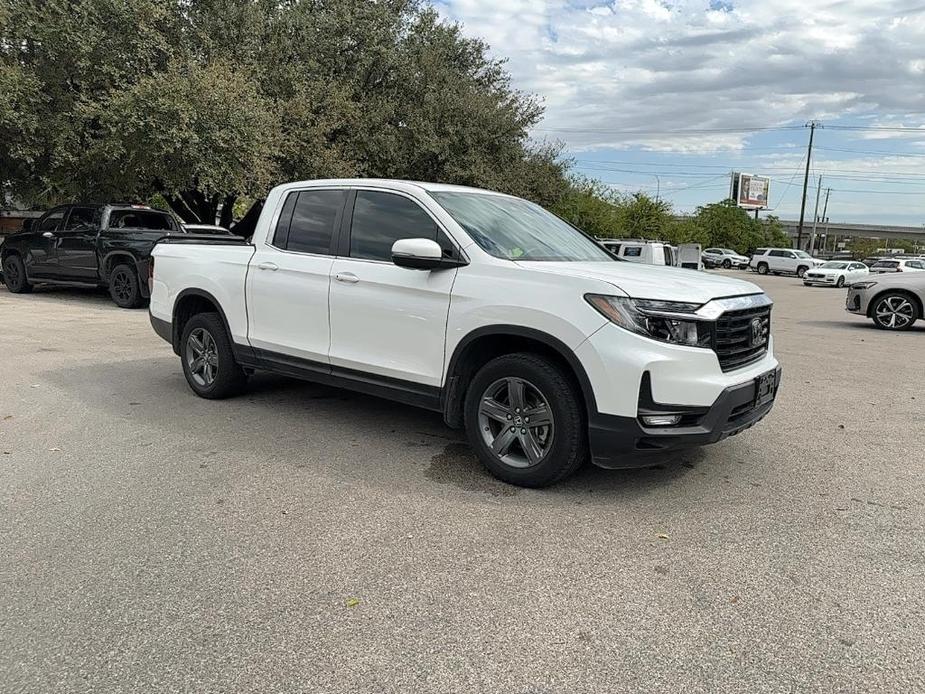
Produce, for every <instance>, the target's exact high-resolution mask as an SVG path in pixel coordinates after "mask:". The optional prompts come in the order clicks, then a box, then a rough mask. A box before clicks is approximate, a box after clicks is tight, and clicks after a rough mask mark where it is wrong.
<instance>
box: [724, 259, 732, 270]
mask: <svg viewBox="0 0 925 694" xmlns="http://www.w3.org/2000/svg"><path fill="white" fill-rule="evenodd" d="M723 269H724V270H731V269H732V261H731V260H729V258H726V259H725V260H724V261H723Z"/></svg>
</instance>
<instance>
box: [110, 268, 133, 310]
mask: <svg viewBox="0 0 925 694" xmlns="http://www.w3.org/2000/svg"><path fill="white" fill-rule="evenodd" d="M110 282H111V283H112V293H113V294H114V295H115V296H116V298H118V299H119V301H122V302H128V301H131V299H132V295H133V293H134V288H133V287H132V278H131V277H129V276H128V273H127V272H125V271H121V270H120V271H119V272H117V273H116V274H114V275H113V276H112V279H111V280H110Z"/></svg>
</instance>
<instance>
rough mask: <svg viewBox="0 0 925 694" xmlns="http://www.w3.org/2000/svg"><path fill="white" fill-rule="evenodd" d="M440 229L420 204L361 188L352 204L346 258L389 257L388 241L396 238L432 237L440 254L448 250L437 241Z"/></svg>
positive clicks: (383, 258) (390, 246)
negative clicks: (348, 254) (348, 256)
mask: <svg viewBox="0 0 925 694" xmlns="http://www.w3.org/2000/svg"><path fill="white" fill-rule="evenodd" d="M441 236H442V235H441V234H440V229H439V227H437V225H436V224H435V223H434V221H433V220H432V219H431V218H430V215H428V214H427V213H426V212H425V211H424V210H423V209H422V208H421V206H420V205H418V204H417V203H416V202H414V201H413V200H409V199H408V198H405V197H402V196H401V195H393V194H391V193H375V192H372V191H366V190H361V191H359V192H358V193H357V199H356V204H354V206H353V223H352V225H351V228H350V257H351V258H367V259H369V260H389V261H391V259H392V244H393V243H395V242H396V241H398V240H399V239H433V240H434V241H437V242H438V243H440V246H441V248H443V252H444V255H447V254H448V251H451V249H449V248H447V242H446V241H443V243H441V238H440V237H441Z"/></svg>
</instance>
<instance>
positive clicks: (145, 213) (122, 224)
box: [109, 210, 175, 231]
mask: <svg viewBox="0 0 925 694" xmlns="http://www.w3.org/2000/svg"><path fill="white" fill-rule="evenodd" d="M109 228H110V229H149V230H153V231H170V230H172V229H174V228H175V227H174V225H173V219H172V218H171V216H170V215H169V214H166V213H164V212H156V211H155V210H113V211H112V212H110V213H109Z"/></svg>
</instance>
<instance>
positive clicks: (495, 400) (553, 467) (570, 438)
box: [465, 353, 588, 487]
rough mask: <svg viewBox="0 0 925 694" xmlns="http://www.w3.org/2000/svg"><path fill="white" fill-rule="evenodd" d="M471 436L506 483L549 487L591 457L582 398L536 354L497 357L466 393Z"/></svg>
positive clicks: (555, 367) (487, 463)
mask: <svg viewBox="0 0 925 694" xmlns="http://www.w3.org/2000/svg"><path fill="white" fill-rule="evenodd" d="M465 421H466V434H467V436H468V438H469V443H470V444H471V445H472V448H473V449H474V450H475V452H476V454H477V455H478V457H479V459H480V460H481V461H482V464H483V465H484V466H485V467H486V468H487V469H488V471H489V472H491V474H493V475H494V476H495V477H497V478H498V479H500V480H503V481H504V482H508V483H510V484H516V485H518V486H521V487H547V486H549V485H551V484H554V483H556V482H558V481H560V480H562V479H565V478H566V477H568V476H569V475H571V474H572V473H573V472H575V471H576V470H577V469H578V468H579V467H581V465H582V463H584V461H585V460H586V459H587V456H588V444H587V436H586V431H585V424H584V417H583V409H582V402H581V395H580V393H579V391H578V390H577V388H576V386H575V385H574V384H573V383H572V381H571V380H570V379H569V377H568V376H567V374H566V373H565V372H564V371H563V370H562V368H561V367H560V366H558V365H557V364H555V363H554V362H552V361H550V360H548V359H546V358H544V357H541V356H539V355H536V354H529V353H517V354H508V355H505V356H501V357H497V358H496V359H493V360H492V361H490V362H488V363H487V364H486V365H485V366H483V367H482V368H481V369H480V370H479V372H478V373H477V374H476V375H475V378H474V379H473V380H472V382H471V384H470V385H469V389H468V392H467V393H466V402H465Z"/></svg>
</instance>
